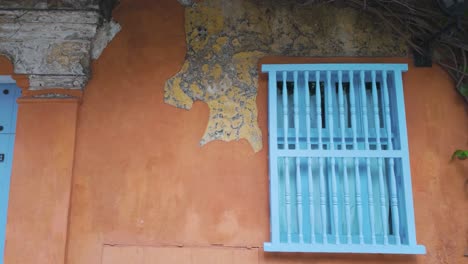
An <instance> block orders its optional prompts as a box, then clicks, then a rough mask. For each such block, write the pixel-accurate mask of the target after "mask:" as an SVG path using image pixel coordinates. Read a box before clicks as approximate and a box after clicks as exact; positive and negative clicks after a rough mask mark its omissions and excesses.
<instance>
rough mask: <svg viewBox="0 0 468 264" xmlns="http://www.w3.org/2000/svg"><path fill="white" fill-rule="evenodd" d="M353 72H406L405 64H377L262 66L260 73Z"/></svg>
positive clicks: (406, 66)
mask: <svg viewBox="0 0 468 264" xmlns="http://www.w3.org/2000/svg"><path fill="white" fill-rule="evenodd" d="M349 69H353V70H355V71H370V70H375V69H379V70H387V71H407V70H408V65H407V64H388V63H386V64H378V63H360V64H355V63H340V64H335V63H324V64H264V65H262V72H272V71H340V70H341V71H347V70H349Z"/></svg>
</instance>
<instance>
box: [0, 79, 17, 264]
mask: <svg viewBox="0 0 468 264" xmlns="http://www.w3.org/2000/svg"><path fill="white" fill-rule="evenodd" d="M20 93H21V90H20V89H19V88H18V87H16V85H15V83H14V80H13V79H11V78H9V77H5V76H0V264H3V255H4V248H5V228H6V220H7V210H8V194H9V189H10V174H11V165H12V160H13V144H14V141H15V132H16V113H17V109H18V107H17V103H16V99H17V98H18V97H19V96H20Z"/></svg>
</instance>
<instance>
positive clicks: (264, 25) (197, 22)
mask: <svg viewBox="0 0 468 264" xmlns="http://www.w3.org/2000/svg"><path fill="white" fill-rule="evenodd" d="M185 30H186V41H187V46H188V47H187V56H186V61H185V63H184V65H183V67H182V69H181V70H180V72H179V73H177V74H176V75H175V76H174V77H172V78H171V79H169V80H168V81H167V83H166V86H165V101H166V103H168V104H171V105H173V106H176V107H179V108H184V109H190V108H191V106H192V103H193V102H194V101H196V100H200V101H204V102H206V103H207V104H208V106H209V108H210V117H209V122H208V127H207V129H206V132H205V134H204V136H203V138H202V140H201V145H203V144H205V143H207V142H210V141H212V140H224V141H231V140H239V139H247V140H248V141H249V142H250V144H251V145H252V147H253V149H254V150H255V151H259V150H260V149H261V148H262V141H261V131H260V129H259V127H258V124H257V106H256V101H255V100H256V95H257V77H258V76H257V75H258V69H257V62H258V59H259V58H261V57H264V56H266V55H287V56H403V55H406V46H405V45H404V43H403V42H402V41H401V40H399V39H397V38H396V37H395V36H393V35H392V34H391V31H390V29H386V28H383V27H382V25H381V24H379V23H377V22H374V20H373V19H372V18H370V17H367V16H365V15H364V14H362V13H359V12H358V11H356V10H354V9H350V8H337V7H333V6H328V5H327V6H325V5H311V6H302V5H297V4H296V5H292V4H287V3H284V2H283V1H279V0H270V1H255V0H244V1H242V0H234V1H231V0H205V1H202V2H200V3H197V4H196V5H194V6H193V7H187V8H186V11H185Z"/></svg>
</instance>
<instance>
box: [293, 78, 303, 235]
mask: <svg viewBox="0 0 468 264" xmlns="http://www.w3.org/2000/svg"><path fill="white" fill-rule="evenodd" d="M293 78H294V90H293V93H294V98H293V99H294V128H295V136H296V148H295V149H296V150H298V149H300V147H299V133H300V129H299V128H300V124H299V89H298V83H297V78H298V72H297V71H294V73H293ZM295 160H296V205H297V207H296V210H297V224H298V229H299V243H304V233H303V230H304V227H303V220H302V181H301V158H299V157H296V158H295Z"/></svg>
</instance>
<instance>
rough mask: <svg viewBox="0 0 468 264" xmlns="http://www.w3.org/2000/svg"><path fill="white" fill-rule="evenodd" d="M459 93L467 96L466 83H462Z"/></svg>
mask: <svg viewBox="0 0 468 264" xmlns="http://www.w3.org/2000/svg"><path fill="white" fill-rule="evenodd" d="M460 93H461V94H462V95H463V96H465V97H468V84H463V85H462V86H461V87H460Z"/></svg>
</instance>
